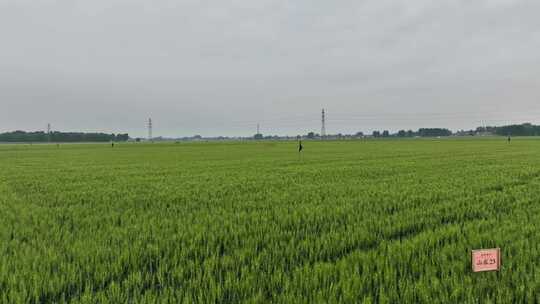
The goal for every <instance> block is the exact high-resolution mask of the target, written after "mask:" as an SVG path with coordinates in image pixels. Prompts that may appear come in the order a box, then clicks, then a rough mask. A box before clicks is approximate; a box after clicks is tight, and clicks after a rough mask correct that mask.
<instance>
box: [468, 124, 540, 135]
mask: <svg viewBox="0 0 540 304" xmlns="http://www.w3.org/2000/svg"><path fill="white" fill-rule="evenodd" d="M476 132H477V133H482V132H483V133H491V134H495V135H501V136H508V135H511V136H538V135H540V126H537V125H533V124H530V123H524V124H520V125H508V126H502V127H478V128H477V129H476Z"/></svg>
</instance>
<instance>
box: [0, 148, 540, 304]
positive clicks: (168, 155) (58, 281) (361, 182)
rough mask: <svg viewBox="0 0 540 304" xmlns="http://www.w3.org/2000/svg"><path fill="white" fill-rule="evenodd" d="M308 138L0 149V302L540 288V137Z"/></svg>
mask: <svg viewBox="0 0 540 304" xmlns="http://www.w3.org/2000/svg"><path fill="white" fill-rule="evenodd" d="M304 149H305V154H304V158H303V160H301V161H300V160H299V158H298V153H297V143H295V142H249V143H240V142H238V143H181V144H117V145H116V146H115V147H114V149H113V148H111V147H110V145H107V144H102V145H99V144H80V145H60V147H59V148H57V147H56V145H33V146H30V145H0V302H1V303H27V302H30V303H42V302H54V303H63V302H81V303H156V302H159V303H160V302H169V303H238V302H251V303H268V302H271V303H359V302H363V303H398V302H399V303H415V302H419V303H437V302H448V303H472V302H482V303H488V302H498V303H512V302H528V303H532V302H534V301H536V302H538V301H540V266H539V263H540V140H535V139H526V138H524V139H515V140H513V141H512V142H511V143H510V144H509V143H507V142H506V141H505V139H504V138H493V139H424V140H420V139H414V140H388V141H385V140H372V141H342V142H305V143H304ZM493 247H501V249H502V269H501V272H499V273H497V272H489V273H474V274H473V273H471V261H470V250H471V249H478V248H493Z"/></svg>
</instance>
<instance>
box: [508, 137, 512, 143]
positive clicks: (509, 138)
mask: <svg viewBox="0 0 540 304" xmlns="http://www.w3.org/2000/svg"><path fill="white" fill-rule="evenodd" d="M510 141H512V138H511V137H510V135H508V143H510Z"/></svg>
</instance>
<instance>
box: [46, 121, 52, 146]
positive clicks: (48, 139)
mask: <svg viewBox="0 0 540 304" xmlns="http://www.w3.org/2000/svg"><path fill="white" fill-rule="evenodd" d="M47 141H49V143H50V142H51V124H50V123H48V124H47Z"/></svg>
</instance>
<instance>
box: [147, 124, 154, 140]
mask: <svg viewBox="0 0 540 304" xmlns="http://www.w3.org/2000/svg"><path fill="white" fill-rule="evenodd" d="M148 140H149V141H151V142H153V137H152V118H148Z"/></svg>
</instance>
